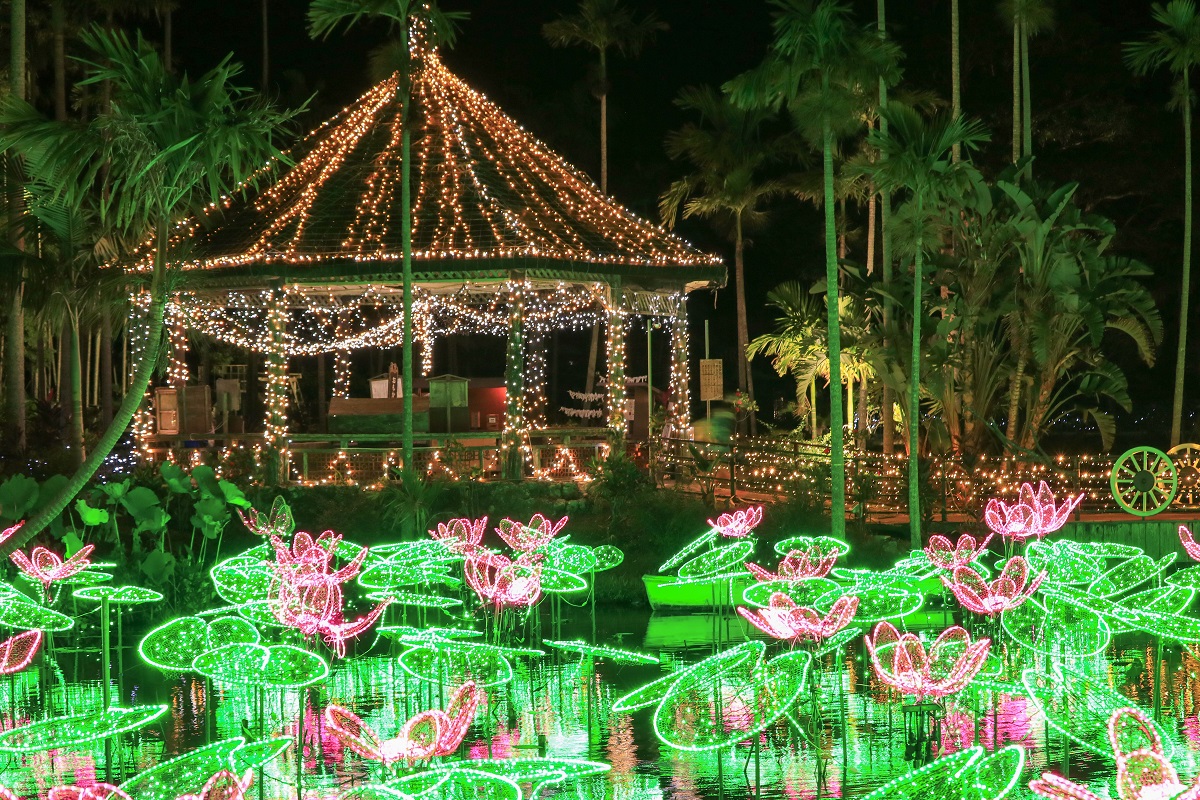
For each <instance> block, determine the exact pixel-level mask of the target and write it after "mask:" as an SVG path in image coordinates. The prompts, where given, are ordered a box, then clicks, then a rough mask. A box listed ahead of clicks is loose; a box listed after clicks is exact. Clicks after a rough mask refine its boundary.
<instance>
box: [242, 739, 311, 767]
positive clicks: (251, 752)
mask: <svg viewBox="0 0 1200 800" xmlns="http://www.w3.org/2000/svg"><path fill="white" fill-rule="evenodd" d="M294 742H295V740H294V739H293V738H292V737H291V736H276V737H275V738H273V739H265V740H263V741H261V742H251V743H249V744H244V745H242V746H241V747H238V748H237V749H236V750H234V751H233V754H232V756H231V760H232V762H233V770H234V772H236V773H238V774H239V775H240V774H241V773H242V772H244V771H245V770H248V769H258V768H259V767H261V766H263V765H264V764H267V763H270V762H271V761H274V760H275V759H277V758H279V756H281V755H283V753H284V752H285V751H286V750H287V749H288V748H289V747H291V746H292V744H293V743H294Z"/></svg>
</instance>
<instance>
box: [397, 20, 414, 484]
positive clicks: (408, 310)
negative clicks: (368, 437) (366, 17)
mask: <svg viewBox="0 0 1200 800" xmlns="http://www.w3.org/2000/svg"><path fill="white" fill-rule="evenodd" d="M400 30H401V33H400V41H401V47H402V48H403V49H402V51H401V52H402V53H403V54H404V57H405V58H407V59H408V63H407V65H406V69H405V71H404V74H403V75H402V76H401V80H402V82H403V85H402V86H401V92H402V96H401V102H402V103H403V105H402V106H401V107H400V158H401V164H400V209H401V210H400V248H401V255H402V259H403V267H404V269H403V274H404V342H403V348H402V352H401V362H402V364H401V371H402V373H403V379H404V386H403V387H402V389H403V414H404V423H403V428H402V432H401V445H402V446H403V450H404V469H406V470H411V469H415V468H416V465H415V464H414V463H413V319H412V304H413V274H412V185H411V184H412V133H411V131H410V130H409V128H410V124H409V123H410V122H411V121H412V115H411V114H410V113H409V112H410V111H411V109H410V108H409V105H410V104H411V101H412V70H413V66H414V65H413V63H412V54H411V53H410V52H409V47H408V21H407V20H405V22H404V24H403V25H401V28H400Z"/></svg>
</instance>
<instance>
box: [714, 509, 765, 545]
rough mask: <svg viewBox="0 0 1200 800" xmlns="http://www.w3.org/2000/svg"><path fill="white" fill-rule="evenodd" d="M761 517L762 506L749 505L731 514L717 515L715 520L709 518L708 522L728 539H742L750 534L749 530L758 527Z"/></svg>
mask: <svg viewBox="0 0 1200 800" xmlns="http://www.w3.org/2000/svg"><path fill="white" fill-rule="evenodd" d="M762 518H763V508H762V506H750V507H749V508H745V509H739V510H737V511H734V512H733V513H732V514H722V515H721V516H719V517H717V519H716V521H715V522H714V521H713V520H711V519H710V520H709V521H708V524H709V525H711V526H712V528H713V529H714V530H716V531H717V532H718V533H720V534H721V535H722V536H724V537H726V538H728V539H744V538H745V537H747V536H749V535H750V531H752V530H754V529H755V528H757V527H758V523H760V522H762Z"/></svg>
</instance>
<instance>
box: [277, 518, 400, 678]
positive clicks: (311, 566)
mask: <svg viewBox="0 0 1200 800" xmlns="http://www.w3.org/2000/svg"><path fill="white" fill-rule="evenodd" d="M341 538H342V537H340V536H338V535H336V534H334V533H333V532H332V531H325V533H323V534H321V535H320V537H318V538H317V539H316V540H314V539H313V538H312V536H310V535H309V534H307V533H305V532H303V531H301V532H300V533H297V534H296V536H295V537H294V539H293V541H292V546H291V547H290V548H289V547H288V546H287V545H286V544H284V542H283V540H282V539H280V538H279V537H278V536H272V537H271V544H272V545H273V546H274V548H275V559H276V561H275V575H276V579H277V582H276V585H275V589H274V591H273V594H274V595H275V600H274V602H273V603H272V605H271V608H272V611H273V612H274V614H275V618H276V619H278V620H279V621H280V623H282V624H283V625H287V626H288V627H291V628H296V629H297V630H299V631H300V632H301V633H303V634H304V635H305V636H313V635H317V634H320V635H321V636H323V637H324V640H325V643H326V644H327V645H329V646H330V647H332V648H334V650H335V651H336V652H337V654H338V656H339V657H341V656H344V655H345V654H346V641H347V640H349V639H353V638H354V637H356V636H358V635H359V634H360V633H362V632H363V631H365V630H367V629H368V628H370V627H371V626H372V625H373V624H375V621H376V620H377V619H379V617H380V615H381V614H383V611H384V609H385V608H387V606H388V603H390V602H391V601H390V600H384V601H383V602H382V603H380V604H379V605H378V606H376V607H375V608H374V609H372V610H371V611H369V612H368V613H366V614H364V615H363V616H361V617H359V618H358V619H356V620H353V621H351V622H345V621H344V620H343V618H342V601H343V597H342V584H343V583H345V582H347V581H348V580H350V579H351V578H353V577H354V576H355V575H357V574H358V571H359V569H360V568H361V567H362V563H363V560H364V559H365V558H366V557H367V549H366V548H365V547H364V548H362V549H361V550H359V552H358V554H357V555H356V556H355V557H354V559H353V560H352V561H350V563H348V564H347V565H346V566H344V567H342V568H341V569H339V570H333V571H331V569H330V566H331V563H330V562H331V561H332V559H333V554H334V552H335V551H336V550H337V546H338V543H339V542H340V541H341Z"/></svg>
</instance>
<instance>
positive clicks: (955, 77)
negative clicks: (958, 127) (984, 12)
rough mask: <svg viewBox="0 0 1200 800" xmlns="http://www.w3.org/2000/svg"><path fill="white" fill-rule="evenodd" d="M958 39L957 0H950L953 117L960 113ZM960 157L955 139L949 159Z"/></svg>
mask: <svg viewBox="0 0 1200 800" xmlns="http://www.w3.org/2000/svg"><path fill="white" fill-rule="evenodd" d="M958 39H959V26H958V0H950V116H952V117H954V118H955V119H958V118H959V117H960V116H961V115H962V67H961V64H960V61H959V50H958ZM961 159H962V143H961V142H959V141H958V140H957V139H956V140H955V142H954V145H953V146H952V147H951V148H950V160H951V161H952V162H953V163H955V164H957V163H958V162H959V161H960V160H961Z"/></svg>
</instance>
